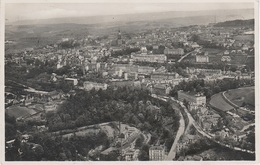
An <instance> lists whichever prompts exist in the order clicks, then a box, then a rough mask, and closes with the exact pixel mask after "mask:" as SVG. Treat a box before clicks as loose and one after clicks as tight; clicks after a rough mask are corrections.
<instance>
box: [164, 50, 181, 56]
mask: <svg viewBox="0 0 260 165" xmlns="http://www.w3.org/2000/svg"><path fill="white" fill-rule="evenodd" d="M164 54H166V55H184V49H182V48H177V49H174V48H173V49H169V48H165V49H164Z"/></svg>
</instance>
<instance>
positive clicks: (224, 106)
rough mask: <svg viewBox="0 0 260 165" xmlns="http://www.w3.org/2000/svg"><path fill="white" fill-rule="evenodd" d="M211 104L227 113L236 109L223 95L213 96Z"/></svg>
mask: <svg viewBox="0 0 260 165" xmlns="http://www.w3.org/2000/svg"><path fill="white" fill-rule="evenodd" d="M209 103H210V105H211V106H212V107H215V108H218V109H220V110H222V111H225V112H226V111H229V110H231V109H233V108H234V107H232V106H231V105H230V104H228V103H227V102H226V101H225V100H224V98H223V97H222V94H221V93H218V94H215V95H213V96H212V97H211V100H210V102H209Z"/></svg>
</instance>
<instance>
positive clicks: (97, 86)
mask: <svg viewBox="0 0 260 165" xmlns="http://www.w3.org/2000/svg"><path fill="white" fill-rule="evenodd" d="M83 86H84V89H85V90H87V91H90V90H91V89H93V88H94V89H95V90H99V89H102V90H106V89H107V86H108V85H107V84H102V83H96V82H90V81H85V82H84V84H83Z"/></svg>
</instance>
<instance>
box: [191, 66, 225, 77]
mask: <svg viewBox="0 0 260 165" xmlns="http://www.w3.org/2000/svg"><path fill="white" fill-rule="evenodd" d="M186 72H187V73H188V74H194V73H203V74H204V75H206V76H212V75H221V74H222V71H221V70H220V69H199V68H188V67H187V68H186Z"/></svg>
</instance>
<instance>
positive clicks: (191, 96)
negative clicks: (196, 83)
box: [178, 91, 206, 106]
mask: <svg viewBox="0 0 260 165" xmlns="http://www.w3.org/2000/svg"><path fill="white" fill-rule="evenodd" d="M178 100H179V101H183V100H186V101H188V102H189V103H190V104H194V105H197V106H198V105H204V104H206V96H204V95H200V94H195V93H192V92H190V93H188V92H183V91H178Z"/></svg>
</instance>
